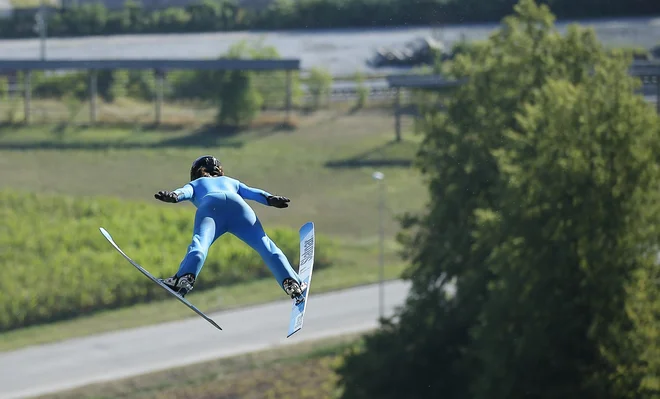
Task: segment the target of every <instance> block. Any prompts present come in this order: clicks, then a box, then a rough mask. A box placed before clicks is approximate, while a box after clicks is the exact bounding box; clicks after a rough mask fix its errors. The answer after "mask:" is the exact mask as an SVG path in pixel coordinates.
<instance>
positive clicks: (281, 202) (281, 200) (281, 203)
mask: <svg viewBox="0 0 660 399" xmlns="http://www.w3.org/2000/svg"><path fill="white" fill-rule="evenodd" d="M267 200H268V205H270V206H274V207H275V208H287V207H288V206H289V204H288V202H291V200H290V199H288V198H287V197H282V196H280V195H271V196H270V197H268V198H267Z"/></svg>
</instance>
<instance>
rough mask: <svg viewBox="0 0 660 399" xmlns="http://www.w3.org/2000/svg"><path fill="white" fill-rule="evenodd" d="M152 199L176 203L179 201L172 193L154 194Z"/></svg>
mask: <svg viewBox="0 0 660 399" xmlns="http://www.w3.org/2000/svg"><path fill="white" fill-rule="evenodd" d="M154 197H156V199H157V200H161V201H163V202H172V203H175V202H178V201H179V196H178V195H177V194H176V193H175V192H172V191H159V192H158V193H156V194H154Z"/></svg>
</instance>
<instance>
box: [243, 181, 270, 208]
mask: <svg viewBox="0 0 660 399" xmlns="http://www.w3.org/2000/svg"><path fill="white" fill-rule="evenodd" d="M238 195H240V196H241V197H243V198H244V199H247V200H252V201H257V202H259V203H261V204H263V205H270V204H269V203H268V197H270V196H271V194H270V193H268V192H267V191H264V190H262V189H259V188H254V187H250V186H248V185H247V184H245V183H243V182H238Z"/></svg>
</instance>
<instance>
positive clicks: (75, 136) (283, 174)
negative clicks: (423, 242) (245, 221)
mask: <svg viewBox="0 0 660 399" xmlns="http://www.w3.org/2000/svg"><path fill="white" fill-rule="evenodd" d="M53 130H54V129H53V128H52V127H49V126H37V127H31V128H16V127H6V128H3V129H0V188H3V187H8V188H12V187H16V188H21V189H23V190H30V191H34V192H54V193H64V194H70V195H79V196H96V195H100V196H111V197H117V198H124V199H139V200H146V201H153V202H154V205H156V206H171V205H170V204H160V203H156V201H155V200H154V199H153V194H154V193H155V192H157V191H158V190H163V189H175V188H178V187H180V186H182V185H184V184H185V183H186V182H187V179H188V174H189V168H190V164H191V162H192V160H193V159H195V158H196V157H198V156H199V155H201V154H206V153H210V154H214V155H216V156H217V157H218V158H220V160H221V161H222V162H223V164H224V166H225V170H226V172H227V174H228V175H230V176H233V177H236V178H239V179H241V180H243V181H244V182H245V183H247V184H249V185H252V186H255V187H260V188H263V189H265V190H268V191H271V192H273V193H276V194H281V195H285V196H287V197H289V198H291V207H290V208H288V209H286V210H280V209H273V208H266V207H263V206H260V205H258V204H257V205H255V209H256V211H257V212H258V214H259V216H260V218H261V219H262V220H263V222H264V224H265V225H266V226H270V225H277V226H290V227H292V228H296V229H297V228H298V227H299V226H300V225H302V224H303V223H304V222H306V221H308V220H313V221H314V222H315V223H316V226H317V229H318V231H320V232H322V233H324V234H329V235H336V236H338V237H340V238H343V239H346V240H350V241H356V240H358V241H362V242H368V241H370V242H373V241H374V240H375V238H376V235H377V222H378V207H377V204H378V197H377V194H378V186H377V184H376V182H375V181H373V180H372V178H371V174H372V172H373V171H375V170H382V171H383V172H384V173H385V175H386V184H387V207H388V209H389V210H390V213H389V214H388V217H387V223H386V225H385V228H386V230H387V233H388V236H389V237H392V236H393V235H394V234H395V233H396V231H397V230H398V229H399V225H398V222H396V221H395V219H394V218H393V216H394V215H395V214H398V213H400V212H402V211H406V210H418V209H420V207H422V206H423V204H424V202H425V197H426V193H425V189H424V187H423V185H422V181H421V179H420V177H419V174H418V172H417V171H416V170H415V169H413V168H411V167H409V166H407V163H408V162H410V161H411V159H412V157H413V155H414V153H415V151H416V150H417V147H418V141H417V137H416V136H412V135H410V136H408V137H406V138H405V140H403V141H402V142H400V143H396V142H393V141H392V139H393V136H394V133H393V118H392V117H391V115H388V114H385V113H379V112H375V111H374V112H368V113H358V114H354V115H348V114H344V113H340V112H337V113H321V114H319V115H318V116H314V117H309V118H305V119H303V120H302V122H301V123H300V124H299V128H298V129H296V130H295V131H286V130H277V129H274V128H271V127H264V128H261V129H255V130H252V131H250V132H247V133H242V134H228V133H226V132H225V133H223V132H219V131H217V130H214V129H208V128H203V127H202V128H199V129H197V130H194V131H191V130H190V129H182V130H175V131H161V130H142V131H139V130H135V131H134V130H131V129H125V128H123V129H120V128H98V129H86V128H81V129H79V130H73V131H68V132H65V133H57V132H54V131H53ZM182 206H189V205H188V204H186V205H182ZM190 207H191V209H190V212H191V215H192V212H193V209H192V206H190Z"/></svg>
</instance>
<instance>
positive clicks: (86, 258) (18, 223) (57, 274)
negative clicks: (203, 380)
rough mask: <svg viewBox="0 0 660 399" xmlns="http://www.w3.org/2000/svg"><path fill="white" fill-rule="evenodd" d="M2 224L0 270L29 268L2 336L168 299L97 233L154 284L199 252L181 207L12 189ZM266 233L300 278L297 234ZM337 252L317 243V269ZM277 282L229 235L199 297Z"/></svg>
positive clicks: (10, 286)
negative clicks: (185, 253)
mask: <svg viewBox="0 0 660 399" xmlns="http://www.w3.org/2000/svg"><path fill="white" fill-rule="evenodd" d="M0 219H2V220H3V224H2V225H0V264H6V265H11V264H21V265H22V267H20V268H16V269H15V270H14V272H13V273H12V278H11V279H3V280H0V292H3V293H4V295H3V296H1V297H0V331H6V330H10V329H15V328H17V327H25V326H29V325H33V324H37V323H46V322H52V321H55V320H61V319H62V318H64V317H70V316H71V315H77V316H79V315H83V314H88V313H93V312H96V311H98V310H100V309H109V308H119V307H123V306H127V305H131V304H135V303H139V302H150V301H153V300H158V299H161V300H162V299H163V298H167V294H166V293H165V292H163V291H162V290H161V289H160V288H159V287H158V286H157V285H156V284H153V283H152V282H151V281H149V280H148V279H145V278H144V276H142V275H141V274H140V273H136V272H135V269H133V268H131V267H122V268H118V267H117V262H118V261H120V259H121V258H120V257H118V255H119V254H118V253H117V252H116V251H115V250H114V249H113V248H112V247H111V246H110V245H108V242H107V241H106V240H105V239H104V238H103V236H102V235H101V234H100V233H99V231H98V226H99V225H102V226H103V227H105V228H107V229H108V230H109V231H110V232H111V234H113V235H114V236H115V239H116V240H117V242H118V243H119V244H120V246H121V247H122V248H123V249H124V250H125V251H127V253H130V254H131V257H132V258H133V259H135V260H137V261H138V262H140V263H141V264H144V265H149V270H150V271H151V272H152V274H154V275H155V276H170V275H172V274H173V273H174V272H175V271H176V269H175V268H174V267H173V266H172V265H171V263H170V259H176V258H179V257H180V256H181V253H182V249H183V248H186V247H187V246H188V245H189V244H190V235H189V234H181V232H182V231H186V232H189V231H191V230H192V228H193V218H192V217H191V214H190V210H189V209H187V208H184V207H180V206H170V207H157V206H154V205H153V204H152V203H146V202H144V201H135V200H134V201H126V200H119V199H115V198H103V197H96V198H87V197H84V198H82V197H73V198H72V197H69V196H63V195H46V194H34V193H30V194H24V193H15V192H10V191H8V190H4V191H3V190H0ZM63 231H64V232H67V233H66V234H62V232H63ZM267 232H268V235H269V236H270V237H271V238H272V239H273V240H274V241H275V242H276V243H279V245H278V246H279V247H280V249H281V250H282V251H283V252H284V254H285V255H286V256H287V258H288V259H290V260H291V264H292V266H293V267H294V268H296V269H297V267H298V258H299V253H300V245H299V242H298V241H299V237H298V235H299V234H298V232H297V231H296V230H293V229H290V228H284V229H282V228H280V229H273V228H269V229H267ZM331 252H334V251H333V249H332V242H331V241H329V240H327V239H326V237H325V236H324V235H323V234H317V240H316V257H315V269H316V270H322V269H324V268H326V267H329V266H330V265H331V262H332V261H331V259H330V257H329V256H328V254H329V253H331ZM270 277H271V273H270V270H268V268H266V267H264V265H263V260H262V259H261V257H260V256H259V254H258V252H257V251H254V250H253V249H252V248H250V247H249V246H247V245H245V244H244V243H243V242H241V241H240V240H239V239H238V238H236V237H233V236H232V235H229V234H227V235H225V236H223V237H220V238H219V239H218V241H217V242H216V245H213V246H212V247H211V248H210V250H209V254H208V258H207V262H206V263H205V264H204V279H202V280H200V281H199V284H196V287H195V288H196V290H197V291H202V290H205V289H207V288H211V287H214V286H227V285H231V284H236V283H240V282H246V281H250V280H257V279H260V278H270ZM26 310H28V311H26Z"/></svg>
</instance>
